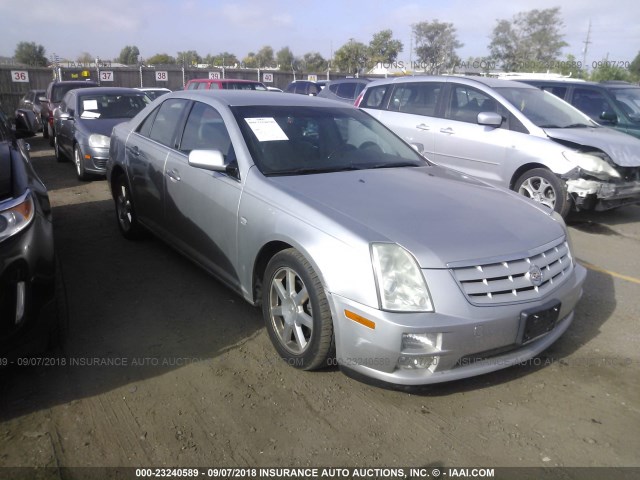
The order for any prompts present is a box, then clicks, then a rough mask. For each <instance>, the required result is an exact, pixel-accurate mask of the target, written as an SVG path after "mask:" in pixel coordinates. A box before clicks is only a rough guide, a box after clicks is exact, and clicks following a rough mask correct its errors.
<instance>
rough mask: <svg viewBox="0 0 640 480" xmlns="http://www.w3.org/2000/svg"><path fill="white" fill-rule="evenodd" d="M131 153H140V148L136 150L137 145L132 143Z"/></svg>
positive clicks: (135, 154)
mask: <svg viewBox="0 0 640 480" xmlns="http://www.w3.org/2000/svg"><path fill="white" fill-rule="evenodd" d="M131 155H133V156H134V157H137V156H139V155H140V150H138V146H137V145H134V146H133V147H131Z"/></svg>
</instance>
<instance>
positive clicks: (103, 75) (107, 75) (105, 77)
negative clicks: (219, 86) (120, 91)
mask: <svg viewBox="0 0 640 480" xmlns="http://www.w3.org/2000/svg"><path fill="white" fill-rule="evenodd" d="M100 81H101V82H113V72H112V71H111V70H102V71H101V72H100Z"/></svg>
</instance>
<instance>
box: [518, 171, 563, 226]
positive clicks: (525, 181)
mask: <svg viewBox="0 0 640 480" xmlns="http://www.w3.org/2000/svg"><path fill="white" fill-rule="evenodd" d="M513 189H514V190H515V191H516V192H518V193H519V194H521V195H524V196H525V197H527V198H530V199H532V200H535V201H536V202H539V203H541V204H543V205H544V206H546V207H548V208H550V209H551V210H555V211H556V212H558V213H559V214H560V215H561V216H562V217H566V216H567V215H568V214H569V211H570V210H571V199H570V197H569V195H568V193H567V187H566V185H565V184H564V182H562V181H561V180H560V179H559V178H558V177H557V176H556V175H554V174H553V172H551V171H550V170H547V169H546V168H533V169H531V170H528V171H526V172H524V173H523V174H522V175H521V176H520V178H518V180H517V181H516V183H515V185H514V188H513Z"/></svg>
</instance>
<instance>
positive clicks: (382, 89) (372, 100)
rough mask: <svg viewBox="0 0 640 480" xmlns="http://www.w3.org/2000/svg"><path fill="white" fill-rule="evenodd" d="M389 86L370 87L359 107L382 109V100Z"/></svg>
mask: <svg viewBox="0 0 640 480" xmlns="http://www.w3.org/2000/svg"><path fill="white" fill-rule="evenodd" d="M388 87H389V85H380V86H378V87H371V88H369V89H368V90H367V93H366V94H365V96H364V98H363V99H362V103H360V107H362V108H383V106H382V100H384V95H385V93H387V88H388Z"/></svg>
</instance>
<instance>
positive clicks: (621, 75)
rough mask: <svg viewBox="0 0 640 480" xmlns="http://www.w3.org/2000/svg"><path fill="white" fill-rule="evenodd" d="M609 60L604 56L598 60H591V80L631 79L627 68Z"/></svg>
mask: <svg viewBox="0 0 640 480" xmlns="http://www.w3.org/2000/svg"><path fill="white" fill-rule="evenodd" d="M614 63H615V62H610V61H608V60H607V59H606V58H605V59H602V60H601V61H599V62H593V67H594V68H593V70H592V72H591V77H590V78H589V79H590V80H591V81H592V82H604V81H605V80H623V81H625V82H629V81H632V80H633V79H632V75H631V73H630V72H629V70H627V69H625V68H622V67H619V66H618V65H615V64H614Z"/></svg>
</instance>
